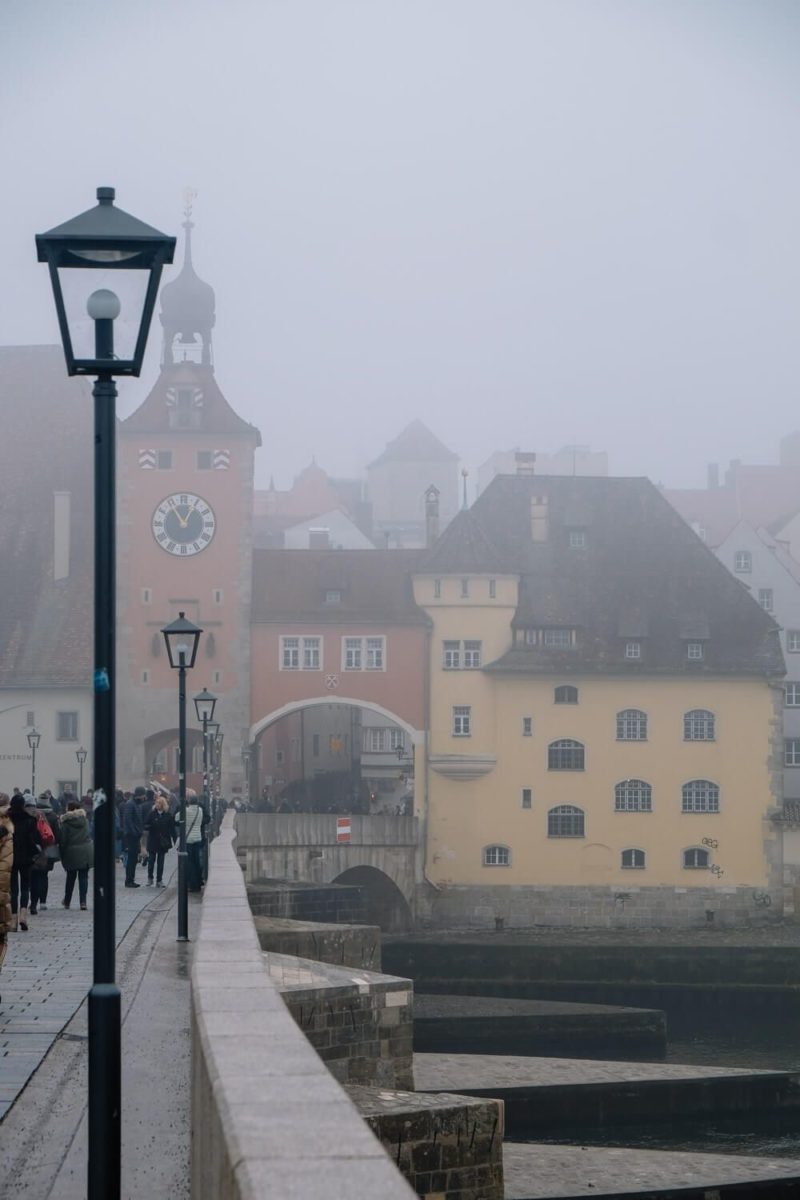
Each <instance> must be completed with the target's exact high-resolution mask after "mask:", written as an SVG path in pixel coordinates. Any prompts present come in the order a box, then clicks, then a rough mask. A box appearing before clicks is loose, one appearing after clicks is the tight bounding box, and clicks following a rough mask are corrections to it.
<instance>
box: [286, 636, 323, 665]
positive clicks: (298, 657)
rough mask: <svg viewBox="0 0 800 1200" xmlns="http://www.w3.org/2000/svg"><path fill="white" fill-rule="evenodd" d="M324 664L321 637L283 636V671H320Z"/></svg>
mask: <svg viewBox="0 0 800 1200" xmlns="http://www.w3.org/2000/svg"><path fill="white" fill-rule="evenodd" d="M321 664H322V638H321V637H282V638H281V670H282V671H319V670H320V669H321Z"/></svg>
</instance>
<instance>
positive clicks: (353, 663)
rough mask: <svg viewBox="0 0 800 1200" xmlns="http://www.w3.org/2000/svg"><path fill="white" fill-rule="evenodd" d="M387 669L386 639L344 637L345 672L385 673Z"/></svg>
mask: <svg viewBox="0 0 800 1200" xmlns="http://www.w3.org/2000/svg"><path fill="white" fill-rule="evenodd" d="M385 668H386V638H385V637H383V636H381V637H363V638H362V637H343V638H342V670H343V671H383V670H385Z"/></svg>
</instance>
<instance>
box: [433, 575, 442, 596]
mask: <svg viewBox="0 0 800 1200" xmlns="http://www.w3.org/2000/svg"><path fill="white" fill-rule="evenodd" d="M433 598H434V600H441V598H442V581H441V579H434V581H433Z"/></svg>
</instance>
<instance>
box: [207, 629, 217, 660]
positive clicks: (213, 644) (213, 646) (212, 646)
mask: <svg viewBox="0 0 800 1200" xmlns="http://www.w3.org/2000/svg"><path fill="white" fill-rule="evenodd" d="M216 653H217V639H216V638H215V637H214V634H213V633H209V634H208V636H207V637H206V658H213V657H214V655H215V654H216Z"/></svg>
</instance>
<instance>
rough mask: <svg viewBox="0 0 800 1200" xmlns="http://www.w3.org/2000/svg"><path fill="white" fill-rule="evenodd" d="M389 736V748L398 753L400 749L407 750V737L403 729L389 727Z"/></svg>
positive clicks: (387, 731) (387, 732)
mask: <svg viewBox="0 0 800 1200" xmlns="http://www.w3.org/2000/svg"><path fill="white" fill-rule="evenodd" d="M386 734H387V737H388V739H389V749H390V750H391V751H392V752H393V753H394V754H396V753H397V751H398V750H405V748H406V738H405V734H404V733H403V731H402V729H392V728H390V729H387V730H386Z"/></svg>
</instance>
